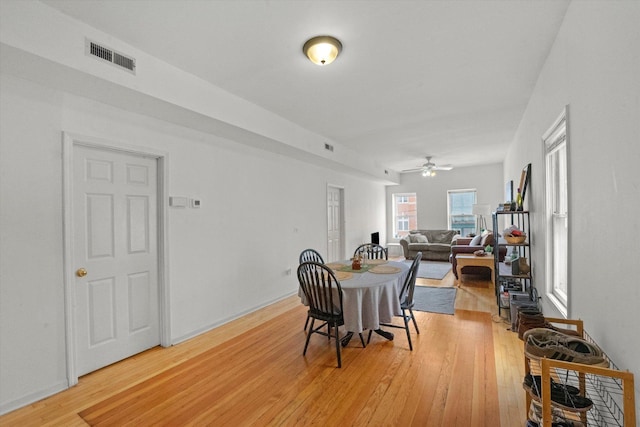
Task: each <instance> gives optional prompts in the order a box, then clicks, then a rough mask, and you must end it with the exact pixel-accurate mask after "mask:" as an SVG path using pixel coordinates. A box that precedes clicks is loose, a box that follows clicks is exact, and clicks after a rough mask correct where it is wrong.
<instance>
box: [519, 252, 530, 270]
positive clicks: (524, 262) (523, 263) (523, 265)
mask: <svg viewBox="0 0 640 427" xmlns="http://www.w3.org/2000/svg"><path fill="white" fill-rule="evenodd" d="M518 269H519V270H520V274H529V272H530V271H531V267H529V264H527V258H526V257H523V256H521V257H520V258H518Z"/></svg>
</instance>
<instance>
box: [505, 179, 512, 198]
mask: <svg viewBox="0 0 640 427" xmlns="http://www.w3.org/2000/svg"><path fill="white" fill-rule="evenodd" d="M504 199H505V200H506V201H508V202H509V203H511V201H512V200H513V180H511V181H507V187H506V189H505V193H504Z"/></svg>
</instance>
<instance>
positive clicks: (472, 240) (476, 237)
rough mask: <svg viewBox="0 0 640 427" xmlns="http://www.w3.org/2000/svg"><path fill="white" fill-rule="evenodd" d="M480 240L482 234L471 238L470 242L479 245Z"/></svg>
mask: <svg viewBox="0 0 640 427" xmlns="http://www.w3.org/2000/svg"><path fill="white" fill-rule="evenodd" d="M480 240H482V236H481V235H480V234H478V235H477V236H475V237H474V238H473V239H471V241H470V242H469V246H479V245H480Z"/></svg>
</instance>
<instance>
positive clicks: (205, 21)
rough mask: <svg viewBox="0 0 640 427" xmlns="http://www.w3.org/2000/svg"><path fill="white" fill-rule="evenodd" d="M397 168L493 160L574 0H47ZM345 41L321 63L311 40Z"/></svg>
mask: <svg viewBox="0 0 640 427" xmlns="http://www.w3.org/2000/svg"><path fill="white" fill-rule="evenodd" d="M43 2H44V3H46V4H48V5H49V6H52V7H55V8H57V9H59V10H60V11H62V12H63V13H66V14H68V15H70V16H72V17H74V18H76V19H78V20H80V21H83V22H85V23H87V24H89V25H91V26H93V27H95V28H97V29H100V30H102V31H105V32H107V33H109V34H111V35H113V36H114V37H116V38H118V39H121V40H123V41H125V42H127V43H129V44H131V45H133V46H136V47H137V48H139V49H140V50H143V51H146V52H148V53H149V54H151V55H154V56H156V57H157V58H160V59H162V60H164V61H166V62H168V63H171V64H173V65H175V66H177V67H179V68H181V69H183V70H185V71H187V72H189V73H191V74H194V75H196V76H199V77H201V78H203V79H206V80H208V81H210V82H211V83H212V84H214V85H216V86H218V87H220V88H223V89H225V90H226V91H228V92H231V93H233V94H236V95H238V96H240V97H242V98H244V99H246V100H248V101H250V102H252V103H255V104H257V105H259V106H261V107H263V108H265V109H267V110H270V111H272V112H274V113H276V114H278V115H280V116H282V117H284V118H286V119H288V120H290V121H292V122H295V123H297V124H299V125H301V126H303V127H305V128H307V129H309V130H311V131H313V132H316V133H318V134H320V135H323V136H325V137H327V139H328V141H333V142H337V143H339V144H343V145H345V146H347V147H351V148H353V149H355V150H361V151H362V152H365V153H367V154H369V155H373V156H374V157H375V158H376V159H377V160H378V161H379V163H380V164H382V165H385V166H386V167H388V168H390V169H394V170H397V171H401V170H403V169H409V168H415V167H418V166H420V165H421V164H422V163H424V162H425V160H424V157H425V156H427V155H431V156H433V162H435V163H437V164H452V165H454V166H458V167H460V166H468V165H474V164H488V163H495V162H500V161H502V160H503V158H504V152H505V150H506V147H507V146H508V144H509V143H510V141H511V139H512V138H513V136H514V133H515V131H516V129H517V127H518V124H519V121H520V119H521V117H522V114H523V112H524V109H525V107H526V105H527V102H528V99H529V96H530V94H531V91H532V89H533V86H534V85H535V82H536V79H537V76H538V74H539V72H540V69H541V67H542V64H543V63H544V60H545V59H546V57H547V54H548V52H549V50H550V48H551V45H552V43H553V41H554V39H555V36H556V33H557V31H558V28H559V27H560V24H561V22H562V19H563V17H564V14H565V11H566V9H567V6H568V4H569V1H568V0H554V1H551V0H548V1H542V0H500V1H483V0H477V1H473V0H467V1H453V0H451V1H445V0H438V1H435V0H433V1H431V0H429V1H427V0H424V1H419V0H414V1H397V0H386V1H376V0H361V1H348V0H343V1H337V0H333V1H326V0H322V1H320V0H316V1H309V0H215V1H214V0H119V1H115V0H43ZM323 34H328V35H333V36H335V37H337V38H338V39H340V40H341V42H342V44H343V46H344V48H343V51H342V54H341V55H340V56H339V57H338V59H337V60H336V61H335V62H334V63H333V64H331V65H329V66H326V67H319V66H317V65H314V64H312V63H311V62H309V61H308V60H307V59H306V57H304V55H303V54H302V45H303V44H304V42H305V41H306V40H307V39H309V38H311V37H313V36H316V35H323Z"/></svg>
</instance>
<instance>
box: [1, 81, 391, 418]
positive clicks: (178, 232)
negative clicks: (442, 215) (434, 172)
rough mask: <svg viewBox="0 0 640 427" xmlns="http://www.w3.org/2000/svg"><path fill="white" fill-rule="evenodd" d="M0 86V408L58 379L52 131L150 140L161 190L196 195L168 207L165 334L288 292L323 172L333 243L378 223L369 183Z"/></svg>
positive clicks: (32, 88)
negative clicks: (335, 226)
mask: <svg viewBox="0 0 640 427" xmlns="http://www.w3.org/2000/svg"><path fill="white" fill-rule="evenodd" d="M0 88H1V90H0V92H1V94H2V96H1V97H0V108H1V109H0V112H1V114H0V170H1V171H2V172H1V175H0V179H1V181H0V192H1V193H0V194H1V197H0V200H1V204H0V218H1V224H0V233H1V234H0V236H1V239H0V279H1V280H0V313H1V322H0V360H1V361H2V363H1V364H0V412H6V411H8V410H11V409H13V408H15V407H18V406H21V405H23V404H26V403H29V402H31V401H33V400H36V399H38V398H40V397H43V396H46V395H48V394H51V393H53V392H56V391H58V390H61V389H63V388H65V387H66V366H65V361H66V355H65V330H64V321H65V319H64V293H63V291H64V284H63V274H62V264H63V259H62V247H63V246H62V233H63V230H62V160H61V148H62V143H61V132H62V131H68V132H73V133H77V134H81V135H87V136H92V137H97V138H103V139H106V140H111V141H116V142H120V143H125V144H128V145H136V146H141V147H149V148H152V149H154V150H161V151H164V152H166V153H168V158H169V162H168V164H169V183H168V187H169V194H170V195H178V196H191V197H199V198H201V199H202V207H201V208H200V209H175V208H170V209H169V216H168V229H169V237H168V240H169V259H168V263H169V272H170V276H169V286H170V305H171V338H172V342H176V341H180V340H183V339H186V338H188V337H191V336H193V335H195V334H197V333H199V332H202V331H204V330H207V329H210V328H212V327H214V326H216V325H219V324H221V323H223V322H226V321H228V320H229V319H232V318H235V317H237V316H240V315H242V314H244V313H246V312H249V311H252V310H255V309H256V308H259V307H261V306H264V305H266V304H268V303H270V302H272V301H275V300H277V299H280V298H283V297H285V296H287V295H291V294H293V293H295V292H296V290H297V286H298V285H297V281H296V278H295V268H296V267H297V264H298V254H299V252H300V251H301V250H302V249H305V248H307V247H313V248H317V249H318V250H320V252H321V253H323V254H326V251H327V243H326V234H327V233H326V228H327V219H326V212H327V209H326V191H327V185H328V184H332V185H336V186H340V187H342V188H344V193H345V207H346V212H347V215H346V218H345V222H346V236H345V251H346V253H347V254H348V253H350V252H351V251H353V249H354V248H355V245H357V244H359V243H360V242H362V241H363V239H364V238H365V237H367V240H368V235H369V233H370V232H371V231H374V230H380V231H384V228H385V212H384V203H385V190H384V186H383V185H382V184H376V183H373V182H371V181H368V180H363V179H360V178H356V177H353V176H350V175H346V174H342V173H337V172H334V171H332V170H329V169H324V168H321V167H318V166H313V165H310V164H307V163H303V162H301V161H297V160H293V159H290V158H287V157H283V156H281V155H278V154H273V153H269V152H266V151H262V150H258V149H255V148H251V147H249V146H247V145H244V144H239V143H236V142H234V141H228V140H225V139H222V138H219V137H216V136H215V135H212V134H207V133H202V132H198V131H194V130H191V129H188V128H185V127H181V126H178V125H175V124H171V123H167V122H163V121H160V120H157V119H154V118H150V117H145V116H143V115H139V114H135V113H131V112H127V111H125V110H122V109H118V108H115V107H111V106H107V105H104V104H101V103H98V102H96V101H92V100H87V99H85V98H80V97H77V96H75V95H71V94H68V93H63V92H60V91H58V90H55V89H51V88H47V87H45V86H42V85H39V84H36V83H32V82H29V81H26V80H22V79H19V78H15V77H13V76H8V75H0ZM288 268H292V269H293V274H292V275H290V276H287V275H286V274H285V271H286V269H288ZM301 321H302V319H301ZM301 324H302V323H301Z"/></svg>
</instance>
